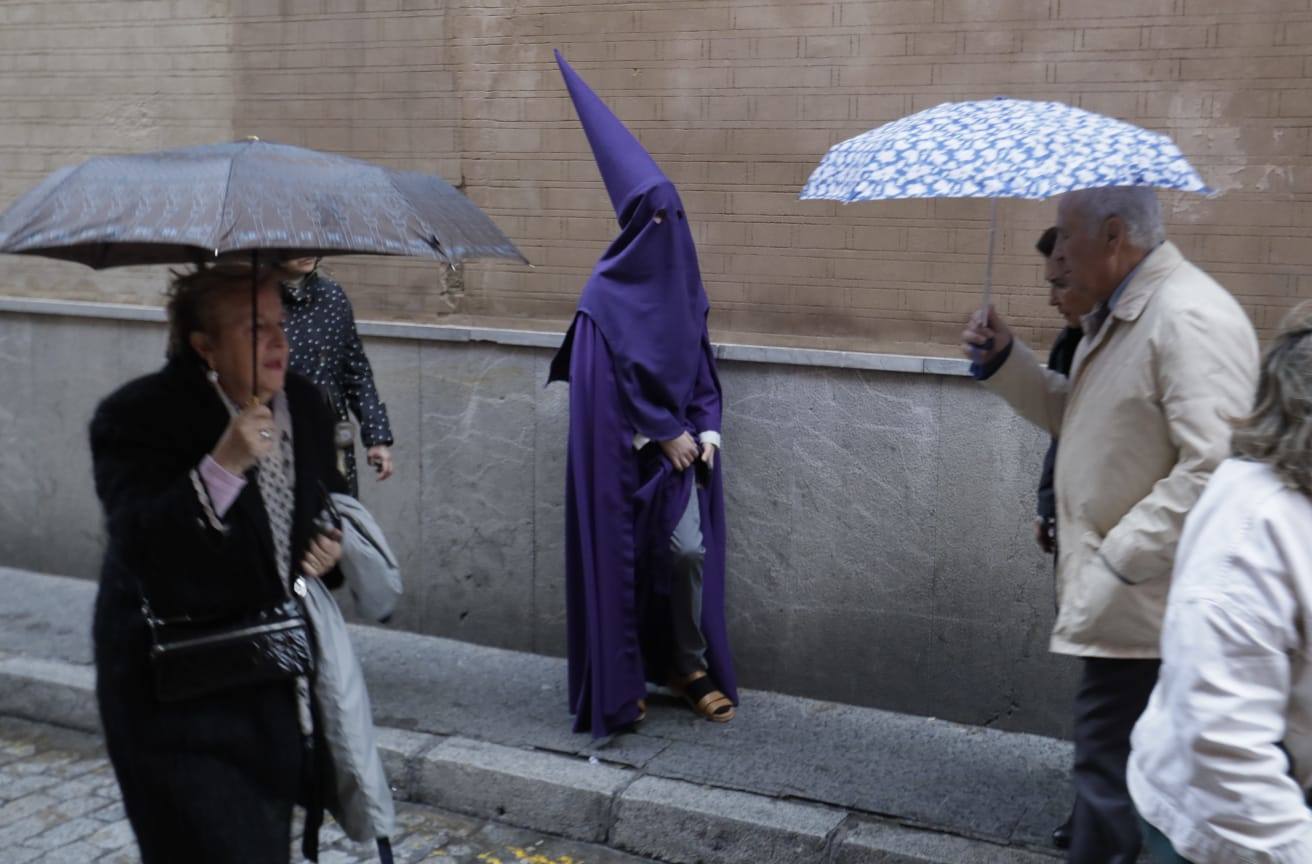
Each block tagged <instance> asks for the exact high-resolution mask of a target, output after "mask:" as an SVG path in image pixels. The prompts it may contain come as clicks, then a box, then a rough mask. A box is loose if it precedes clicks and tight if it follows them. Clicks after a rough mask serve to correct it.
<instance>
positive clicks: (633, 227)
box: [550, 52, 738, 737]
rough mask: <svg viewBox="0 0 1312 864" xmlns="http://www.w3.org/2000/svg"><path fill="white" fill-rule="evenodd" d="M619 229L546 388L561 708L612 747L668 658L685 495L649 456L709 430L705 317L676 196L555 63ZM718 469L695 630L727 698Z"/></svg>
mask: <svg viewBox="0 0 1312 864" xmlns="http://www.w3.org/2000/svg"><path fill="white" fill-rule="evenodd" d="M556 59H557V61H558V62H559V64H560V71H561V74H562V75H563V76H564V78H565V83H566V86H567V87H568V88H569V92H570V96H571V98H572V99H573V100H574V106H575V109H576V110H577V111H578V114H579V119H580V120H581V121H582V123H583V130H584V132H585V134H586V135H587V137H588V142H589V144H590V145H591V146H592V150H593V153H594V155H595V156H596V158H597V165H598V167H599V168H600V169H601V175H602V179H603V181H604V182H605V184H606V191H607V192H608V193H609V195H610V199H611V204H612V206H613V207H614V209H615V215H616V218H617V219H618V221H619V227H620V233H619V236H618V237H616V238H615V240H614V241H613V242H612V243H611V245H610V248H608V249H607V250H606V253H605V254H604V255H603V256H602V257H601V260H600V261H598V262H597V265H596V267H595V268H594V269H593V271H592V275H591V277H589V279H588V282H587V284H586V285H585V286H584V288H583V295H582V297H581V298H580V300H579V309H578V314H577V315H576V316H575V318H574V323H573V325H571V327H570V329H569V332H568V333H567V334H566V335H565V342H564V344H563V345H562V346H561V349H560V351H559V352H558V353H557V355H556V358H555V360H554V361H553V362H552V365H551V379H550V380H552V381H561V380H568V381H569V382H570V433H569V468H568V482H567V488H566V528H565V531H566V541H565V551H566V601H567V613H568V614H567V619H568V626H569V681H570V688H569V690H570V694H569V697H570V709H571V711H573V713H574V715H575V720H576V722H575V729H576V730H577V731H591V732H592V734H593V735H594V736H595V737H602V736H605V735H609V734H611V733H613V732H615V731H617V730H620V729H623V728H624V727H626V726H628V725H629V724H631V723H632V722H633V721H634V719H635V718H636V717H637V716H638V706H637V702H638V700H639V699H641V698H643V696H644V695H645V694H646V692H647V688H646V682H647V681H652V682H655V683H658V684H665V683H667V681H668V678H669V676H670V674H671V670H672V665H671V661H672V659H673V650H674V646H673V632H672V629H673V624H672V620H671V616H670V610H669V595H670V577H671V575H672V573H671V569H672V564H673V562H672V561H671V556H670V535H671V534H673V533H674V528H675V526H676V525H677V524H678V521H679V518H680V517H681V516H682V515H683V513H684V511H685V509H686V508H687V505H688V496H689V495H692V494H694V491H695V490H696V488H697V487H696V483H695V475H696V472H695V471H694V470H693V469H689V470H687V471H683V472H678V471H675V470H674V467H673V466H672V465H671V464H670V462H669V461H668V460H667V459H666V458H665V456H664V454H663V453H662V452H661V450H660V448H659V447H657V446H654V445H651V446H648V447H645V448H644V449H643V450H642V451H640V452H639V451H635V450H634V447H633V440H634V436H635V434H641V435H643V436H645V437H647V438H648V439H650V440H652V441H667V440H670V439H673V438H677V437H679V436H680V435H681V434H683V433H684V432H688V433H690V434H691V435H692V436H693V437H694V438H695V437H697V435H698V433H700V432H704V431H708V430H710V431H715V432H719V431H720V382H719V379H718V378H717V377H716V374H715V357H714V355H713V353H712V352H711V343H710V339H709V337H708V336H707V332H706V316H707V313H708V311H709V309H710V304H709V302H708V301H707V299H706V291H705V289H704V288H703V286H702V279H701V272H700V270H699V269H698V266H697V249H696V246H695V245H694V243H693V238H692V231H691V230H690V229H689V227H688V219H687V215H686V214H685V213H684V208H683V202H682V201H681V200H680V198H679V193H678V190H676V189H675V188H674V184H673V183H671V182H670V181H669V178H667V177H666V176H665V174H664V173H662V171H661V170H660V167H659V166H657V164H656V162H655V161H654V160H653V159H652V158H651V156H650V155H649V154H648V153H647V151H646V150H644V149H643V147H642V145H641V144H640V143H638V140H637V139H636V138H634V137H633V134H632V133H631V132H629V130H628V129H627V128H625V126H624V124H623V123H621V122H620V120H619V118H617V117H616V116H615V115H614V114H613V113H611V111H610V109H609V108H607V107H606V105H605V104H604V103H603V102H602V101H601V99H600V98H598V97H597V95H596V94H595V93H593V92H592V90H591V89H590V88H589V87H588V85H587V84H586V83H585V82H584V81H583V79H582V78H580V77H579V76H578V74H577V73H576V72H574V70H573V69H572V68H571V67H570V66H569V64H568V63H566V62H565V60H564V58H563V57H561V56H560V53H559V52H557V54H556ZM720 474H721V468H720V464H719V458H718V457H717V459H716V466H715V470H714V471H713V472H712V474H711V480H710V483H709V485H708V487H707V488H706V489H704V490H701V491H700V492H699V493H698V494H699V500H700V505H701V517H702V538H703V541H702V542H703V545H704V546H705V548H706V555H705V560H704V565H703V567H704V569H703V576H702V578H703V587H702V631H703V635H704V636H705V638H706V644H707V651H706V661H707V666H708V671H709V673H710V675H711V678H712V679H713V680H714V681H715V683H716V684H717V685H718V686H719V688H720V689H721V690H722V691H723V692H724V694H725V695H726V696H728V697H729V699H731V700H733V701H734V702H735V703H736V702H737V701H738V690H737V687H736V684H735V680H734V674H733V664H732V662H731V660H730V657H729V640H728V637H727V635H726V632H725V625H724V498H723V493H722V484H721V479H720Z"/></svg>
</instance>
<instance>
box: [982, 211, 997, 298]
mask: <svg viewBox="0 0 1312 864" xmlns="http://www.w3.org/2000/svg"><path fill="white" fill-rule="evenodd" d="M997 231H998V198H997V196H996V195H995V196H993V197H992V198H990V199H989V257H988V261H987V263H986V264H985V265H984V309H985V311H986V312H987V310H988V308H989V304H991V303H992V302H993V238H994V236H995V235H996V234H997Z"/></svg>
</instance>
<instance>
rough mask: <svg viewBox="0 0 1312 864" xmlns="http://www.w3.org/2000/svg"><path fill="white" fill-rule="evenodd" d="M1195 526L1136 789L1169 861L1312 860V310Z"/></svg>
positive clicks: (1170, 612)
mask: <svg viewBox="0 0 1312 864" xmlns="http://www.w3.org/2000/svg"><path fill="white" fill-rule="evenodd" d="M1233 451H1234V457H1233V458H1231V459H1229V460H1227V461H1225V462H1224V463H1222V464H1221V466H1220V467H1219V468H1218V469H1217V471H1216V473H1215V474H1214V475H1213V477H1212V479H1211V481H1210V482H1209V483H1208V485H1207V489H1206V491H1205V492H1204V493H1203V495H1202V498H1201V499H1200V500H1199V502H1198V504H1197V506H1196V507H1195V508H1194V509H1193V511H1192V512H1191V513H1190V515H1189V517H1188V520H1187V521H1186V523H1185V529H1184V534H1183V536H1182V538H1181V541H1180V548H1179V553H1178V555H1177V558H1176V562H1175V572H1174V576H1173V577H1172V578H1173V581H1172V587H1171V593H1170V599H1169V603H1168V607H1167V612H1166V621H1165V627H1164V630H1163V634H1162V669H1161V677H1160V679H1159V682H1158V684H1157V687H1156V689H1155V690H1154V691H1153V695H1152V698H1151V701H1150V702H1149V705H1148V709H1147V711H1146V712H1145V713H1144V715H1143V717H1142V718H1141V719H1140V721H1139V723H1138V725H1137V726H1136V727H1135V730H1134V736H1133V739H1132V747H1133V753H1132V755H1131V758H1130V765H1129V787H1130V793H1131V795H1132V796H1133V798H1134V802H1135V806H1136V807H1137V808H1138V810H1139V813H1140V815H1141V816H1142V817H1143V819H1144V821H1145V822H1146V823H1147V828H1146V831H1145V834H1146V835H1147V839H1148V846H1149V848H1150V849H1152V850H1153V851H1154V856H1155V858H1156V859H1157V860H1158V861H1161V862H1170V864H1175V862H1192V864H1229V862H1236V864H1238V862H1244V864H1295V862H1300V864H1306V862H1312V811H1310V810H1309V809H1308V805H1307V797H1306V796H1307V790H1308V789H1309V787H1312V662H1309V649H1312V497H1309V496H1312V311H1309V309H1308V307H1303V308H1302V309H1300V310H1298V311H1296V312H1295V313H1294V314H1293V315H1291V316H1290V318H1289V319H1288V320H1287V323H1286V326H1285V327H1283V328H1282V332H1281V334H1280V335H1279V336H1278V337H1277V338H1276V340H1275V343H1274V344H1273V345H1272V346H1271V348H1270V349H1269V350H1268V351H1267V353H1266V356H1265V358H1264V360H1263V363H1262V371H1261V378H1260V380H1259V382H1258V392H1257V400H1256V405H1255V407H1254V410H1253V413H1252V414H1251V415H1249V416H1248V417H1247V418H1245V419H1244V420H1242V421H1240V422H1239V423H1238V424H1237V426H1236V431H1235V435H1234V443H1233Z"/></svg>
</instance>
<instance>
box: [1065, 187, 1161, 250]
mask: <svg viewBox="0 0 1312 864" xmlns="http://www.w3.org/2000/svg"><path fill="white" fill-rule="evenodd" d="M1069 195H1070V197H1071V198H1074V199H1075V202H1074V203H1075V204H1076V206H1077V207H1078V208H1079V209H1080V211H1081V212H1083V214H1084V216H1085V219H1087V220H1088V221H1087V222H1086V223H1085V224H1086V225H1088V228H1089V232H1090V233H1092V232H1094V231H1097V230H1098V229H1100V228H1101V227H1102V225H1103V223H1104V222H1106V221H1107V220H1108V219H1110V218H1111V217H1113V216H1119V217H1120V218H1121V220H1122V221H1123V222H1125V229H1126V236H1127V238H1128V239H1129V241H1130V242H1131V243H1132V244H1134V245H1135V246H1137V247H1138V248H1140V249H1152V248H1154V247H1156V246H1158V245H1160V244H1161V243H1163V242H1164V241H1165V240H1166V225H1165V224H1164V223H1163V222H1162V205H1161V202H1159V201H1158V200H1157V190H1155V189H1153V188H1152V187H1151V186H1100V187H1097V188H1094V189H1080V190H1078V191H1076V192H1071V193H1069Z"/></svg>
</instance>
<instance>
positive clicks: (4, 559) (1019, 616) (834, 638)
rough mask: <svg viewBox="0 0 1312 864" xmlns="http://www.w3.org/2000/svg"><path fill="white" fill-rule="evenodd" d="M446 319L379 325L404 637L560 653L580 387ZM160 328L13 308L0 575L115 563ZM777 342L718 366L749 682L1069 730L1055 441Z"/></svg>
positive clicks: (940, 392) (5, 394)
mask: <svg viewBox="0 0 1312 864" xmlns="http://www.w3.org/2000/svg"><path fill="white" fill-rule="evenodd" d="M151 314H153V311H152V313H151ZM366 330H367V332H369V331H368V328H366ZM441 330H442V328H420V327H411V328H408V331H407V332H410V333H411V334H412V335H410V336H404V337H402V336H398V335H394V336H392V337H391V338H380V337H377V336H374V337H369V338H367V340H366V341H367V343H368V350H369V354H370V357H371V359H372V360H373V364H374V369H375V372H376V374H377V377H378V381H379V386H380V389H381V390H382V393H383V396H384V398H385V400H386V402H387V404H388V408H389V410H390V412H391V416H392V422H393V426H394V429H395V433H396V437H397V445H396V456H397V461H398V466H399V470H398V473H397V476H396V477H395V478H393V479H392V480H390V481H388V482H387V483H384V484H376V483H374V482H373V481H372V480H369V479H366V480H365V481H364V489H363V491H362V498H363V500H364V501H365V503H366V504H367V505H369V506H370V507H371V509H372V510H373V511H374V512H375V514H376V515H377V516H378V517H379V519H380V521H381V523H382V525H383V526H384V527H385V529H386V530H387V532H388V535H389V540H390V541H391V543H392V545H393V546H394V548H395V549H396V550H397V552H398V554H399V555H400V557H401V560H402V564H403V566H404V571H405V577H406V582H407V595H406V598H405V601H404V603H403V605H402V607H401V609H400V611H399V613H398V614H397V616H396V618H395V620H394V621H393V622H392V624H391V625H390V626H394V627H399V628H402V629H406V630H412V631H417V632H422V633H430V634H435V635H441V636H448V637H454V638H457V639H463V640H467V641H471V642H477V643H482V644H487V645H496V646H501V647H506V648H513V649H521V650H527V651H535V652H540V653H547V654H560V653H563V651H564V630H565V622H564V585H563V579H564V576H563V570H564V552H563V531H564V512H563V491H564V482H565V481H564V468H565V458H564V457H565V437H566V431H567V426H568V417H567V399H568V390H567V388H566V387H565V386H564V385H553V386H551V387H549V388H546V387H544V386H543V385H544V382H545V381H546V377H547V364H548V362H549V360H550V358H551V354H552V352H551V350H550V349H549V348H545V347H531V344H529V345H524V344H521V345H508V344H494V343H487V342H470V341H464V342H453V341H442V339H439V338H434V336H433V334H434V333H437V332H438V331H441ZM425 331H431V332H425ZM373 332H378V328H374V330H373ZM390 332H393V333H399V332H401V330H400V328H396V329H395V330H393V331H390ZM442 338H443V339H447V340H449V339H450V335H449V334H447V335H446V336H444V337H442ZM518 338H519V341H521V342H526V343H537V344H540V345H550V344H552V343H554V342H555V341H556V340H557V339H558V337H557V336H552V335H541V334H539V335H534V334H520V336H519V337H518ZM511 341H514V340H511ZM163 342H164V340H163V328H162V326H161V325H160V324H159V323H157V322H152V321H140V320H112V319H110V318H107V317H103V316H99V315H96V316H92V315H85V314H79V315H50V314H31V313H24V312H14V311H9V312H4V311H0V380H3V381H4V386H3V387H0V445H3V446H0V490H2V491H3V494H0V564H3V565H8V566H15V567H22V568H30V569H34V570H41V571H46V572H54V573H62V574H68V575H74V576H81V577H86V578H94V577H95V575H96V572H97V569H98V566H99V556H100V550H101V548H102V547H101V544H102V535H101V518H100V513H99V509H98V505H97V503H96V501H95V498H94V492H93V489H92V483H91V475H90V457H89V454H88V450H87V445H86V426H87V422H88V420H89V418H90V415H91V412H92V411H93V410H94V407H95V405H96V403H97V401H98V400H99V399H100V398H102V397H103V396H105V395H107V394H108V393H109V392H110V391H111V390H112V389H114V388H115V387H116V386H118V385H119V384H121V383H123V382H125V381H127V380H128V379H129V378H131V377H133V376H136V375H138V374H142V373H145V372H148V371H151V370H152V369H153V368H155V367H157V366H158V364H159V363H160V362H162V361H161V358H162V351H163ZM724 350H725V353H726V357H729V358H732V357H734V356H738V357H744V358H745V357H752V356H754V355H753V352H752V350H750V349H739V350H737V351H736V352H731V351H728V350H727V349H724ZM772 350H773V351H774V354H773V355H771V354H770V353H769V352H764V351H758V352H757V354H759V355H760V356H759V357H757V359H755V360H751V361H748V360H734V359H725V360H723V361H722V363H721V377H722V379H723V383H724V387H725V392H726V406H725V407H726V412H725V421H724V436H725V449H724V460H725V465H726V478H727V495H728V504H727V507H728V520H729V580H730V584H729V589H728V593H729V609H730V621H729V627H730V633H731V636H732V638H733V643H734V650H735V654H736V660H737V664H738V667H739V672H740V676H741V680H742V682H743V683H744V684H745V685H746V686H749V687H755V688H764V689H770V690H777V691H783V692H788V693H794V694H799V695H806V696H811V697H819V698H824V699H830V700H835V701H842V702H850V703H856V704H862V705H871V706H877V707H881V708H887V709H893V710H898V711H906V712H912V713H918V714H926V715H932V716H937V717H942V718H947V719H952V720H959V721H965V722H970V723H977V724H986V725H994V726H997V727H999V728H1005V729H1017V730H1026V731H1034V732H1040V733H1047V734H1064V733H1065V732H1066V731H1067V715H1068V714H1069V701H1070V694H1071V687H1072V682H1073V680H1074V679H1073V672H1074V664H1073V662H1072V661H1069V660H1067V659H1064V658H1056V657H1053V656H1051V655H1049V654H1048V653H1047V650H1046V643H1047V635H1048V630H1049V628H1050V626H1051V623H1052V616H1053V587H1052V573H1051V565H1050V562H1049V561H1047V560H1045V559H1044V557H1043V556H1042V555H1041V554H1040V553H1039V552H1038V550H1037V549H1036V547H1035V545H1034V543H1033V540H1032V536H1031V528H1030V522H1031V514H1032V512H1033V506H1034V491H1033V489H1034V480H1035V478H1036V476H1037V473H1038V469H1039V465H1040V463H1041V461H1042V455H1043V450H1044V447H1045V446H1046V439H1045V438H1044V436H1042V435H1041V434H1040V433H1039V432H1038V431H1037V430H1035V429H1033V428H1031V427H1029V426H1028V425H1027V424H1025V423H1024V422H1023V421H1020V420H1018V419H1017V418H1016V417H1015V416H1014V415H1013V414H1012V413H1011V412H1010V410H1009V409H1008V408H1007V407H1006V406H1005V405H1004V404H1002V403H1001V402H1000V401H999V400H997V399H996V398H995V397H993V396H991V395H989V394H988V393H986V392H985V391H983V390H982V389H980V388H979V387H978V386H977V385H975V384H973V383H972V382H971V381H969V380H967V379H964V378H962V377H961V376H960V364H950V363H943V362H942V361H932V362H931V368H933V366H934V364H937V366H938V367H941V369H942V372H941V373H938V374H934V373H929V372H924V371H921V372H919V373H910V372H892V371H879V370H878V369H869V368H866V369H859V368H838V367H837V366H834V365H830V366H824V365H800V364H806V363H810V364H815V363H818V362H820V360H822V359H823V358H817V357H816V356H814V355H815V354H816V353H817V352H811V355H807V354H806V353H805V352H797V355H796V356H797V362H793V363H784V362H777V360H776V361H774V362H764V361H766V360H767V358H768V357H769V356H775V357H778V356H783V355H782V354H781V352H786V351H787V349H772ZM872 356H873V355H865V358H866V359H865V361H862V360H861V357H860V355H856V356H854V357H848V358H844V357H843V355H839V354H833V355H832V358H835V359H836V361H838V362H841V363H842V364H843V365H848V366H851V365H860V364H861V363H862V362H864V363H865V365H867V366H870V365H874V366H878V365H880V364H879V363H871V362H869V361H870V359H871V357H872ZM875 359H878V358H875ZM889 365H891V366H892V367H893V368H912V367H914V364H913V363H911V358H892V360H891V361H890V363H889ZM951 373H956V374H951ZM348 605H349V604H348Z"/></svg>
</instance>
